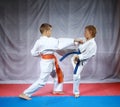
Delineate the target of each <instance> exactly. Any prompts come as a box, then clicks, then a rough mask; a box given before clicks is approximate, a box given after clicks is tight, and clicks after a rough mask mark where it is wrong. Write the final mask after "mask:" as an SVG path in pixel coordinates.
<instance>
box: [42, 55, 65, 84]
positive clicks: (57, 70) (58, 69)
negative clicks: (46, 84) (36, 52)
mask: <svg viewBox="0 0 120 107" xmlns="http://www.w3.org/2000/svg"><path fill="white" fill-rule="evenodd" d="M40 56H41V57H42V58H43V59H54V60H55V67H56V73H57V76H58V83H61V82H63V73H62V70H61V69H60V67H59V65H58V61H57V58H56V56H55V55H53V54H46V55H40Z"/></svg>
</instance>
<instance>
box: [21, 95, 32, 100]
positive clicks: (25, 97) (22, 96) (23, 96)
mask: <svg viewBox="0 0 120 107" xmlns="http://www.w3.org/2000/svg"><path fill="white" fill-rule="evenodd" d="M19 97H20V98H22V99H25V100H31V98H30V97H28V96H27V95H25V94H20V95H19Z"/></svg>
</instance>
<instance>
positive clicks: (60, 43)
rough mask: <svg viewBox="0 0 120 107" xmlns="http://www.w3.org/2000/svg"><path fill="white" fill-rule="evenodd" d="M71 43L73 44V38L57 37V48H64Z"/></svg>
mask: <svg viewBox="0 0 120 107" xmlns="http://www.w3.org/2000/svg"><path fill="white" fill-rule="evenodd" d="M73 44H74V39H72V38H59V39H58V49H64V48H66V47H68V46H71V45H73Z"/></svg>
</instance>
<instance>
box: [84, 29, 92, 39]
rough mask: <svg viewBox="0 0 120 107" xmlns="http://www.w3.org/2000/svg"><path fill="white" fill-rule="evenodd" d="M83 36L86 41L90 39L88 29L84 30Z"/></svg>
mask: <svg viewBox="0 0 120 107" xmlns="http://www.w3.org/2000/svg"><path fill="white" fill-rule="evenodd" d="M84 36H85V38H86V39H90V38H92V35H91V33H90V31H89V30H88V29H85V32H84Z"/></svg>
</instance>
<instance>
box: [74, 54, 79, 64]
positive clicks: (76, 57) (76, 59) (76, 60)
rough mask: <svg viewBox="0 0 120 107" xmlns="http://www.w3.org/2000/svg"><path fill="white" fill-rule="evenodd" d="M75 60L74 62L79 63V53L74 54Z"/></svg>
mask: <svg viewBox="0 0 120 107" xmlns="http://www.w3.org/2000/svg"><path fill="white" fill-rule="evenodd" d="M73 60H74V63H75V64H77V62H78V60H79V56H78V55H76V56H74V59H73Z"/></svg>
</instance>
